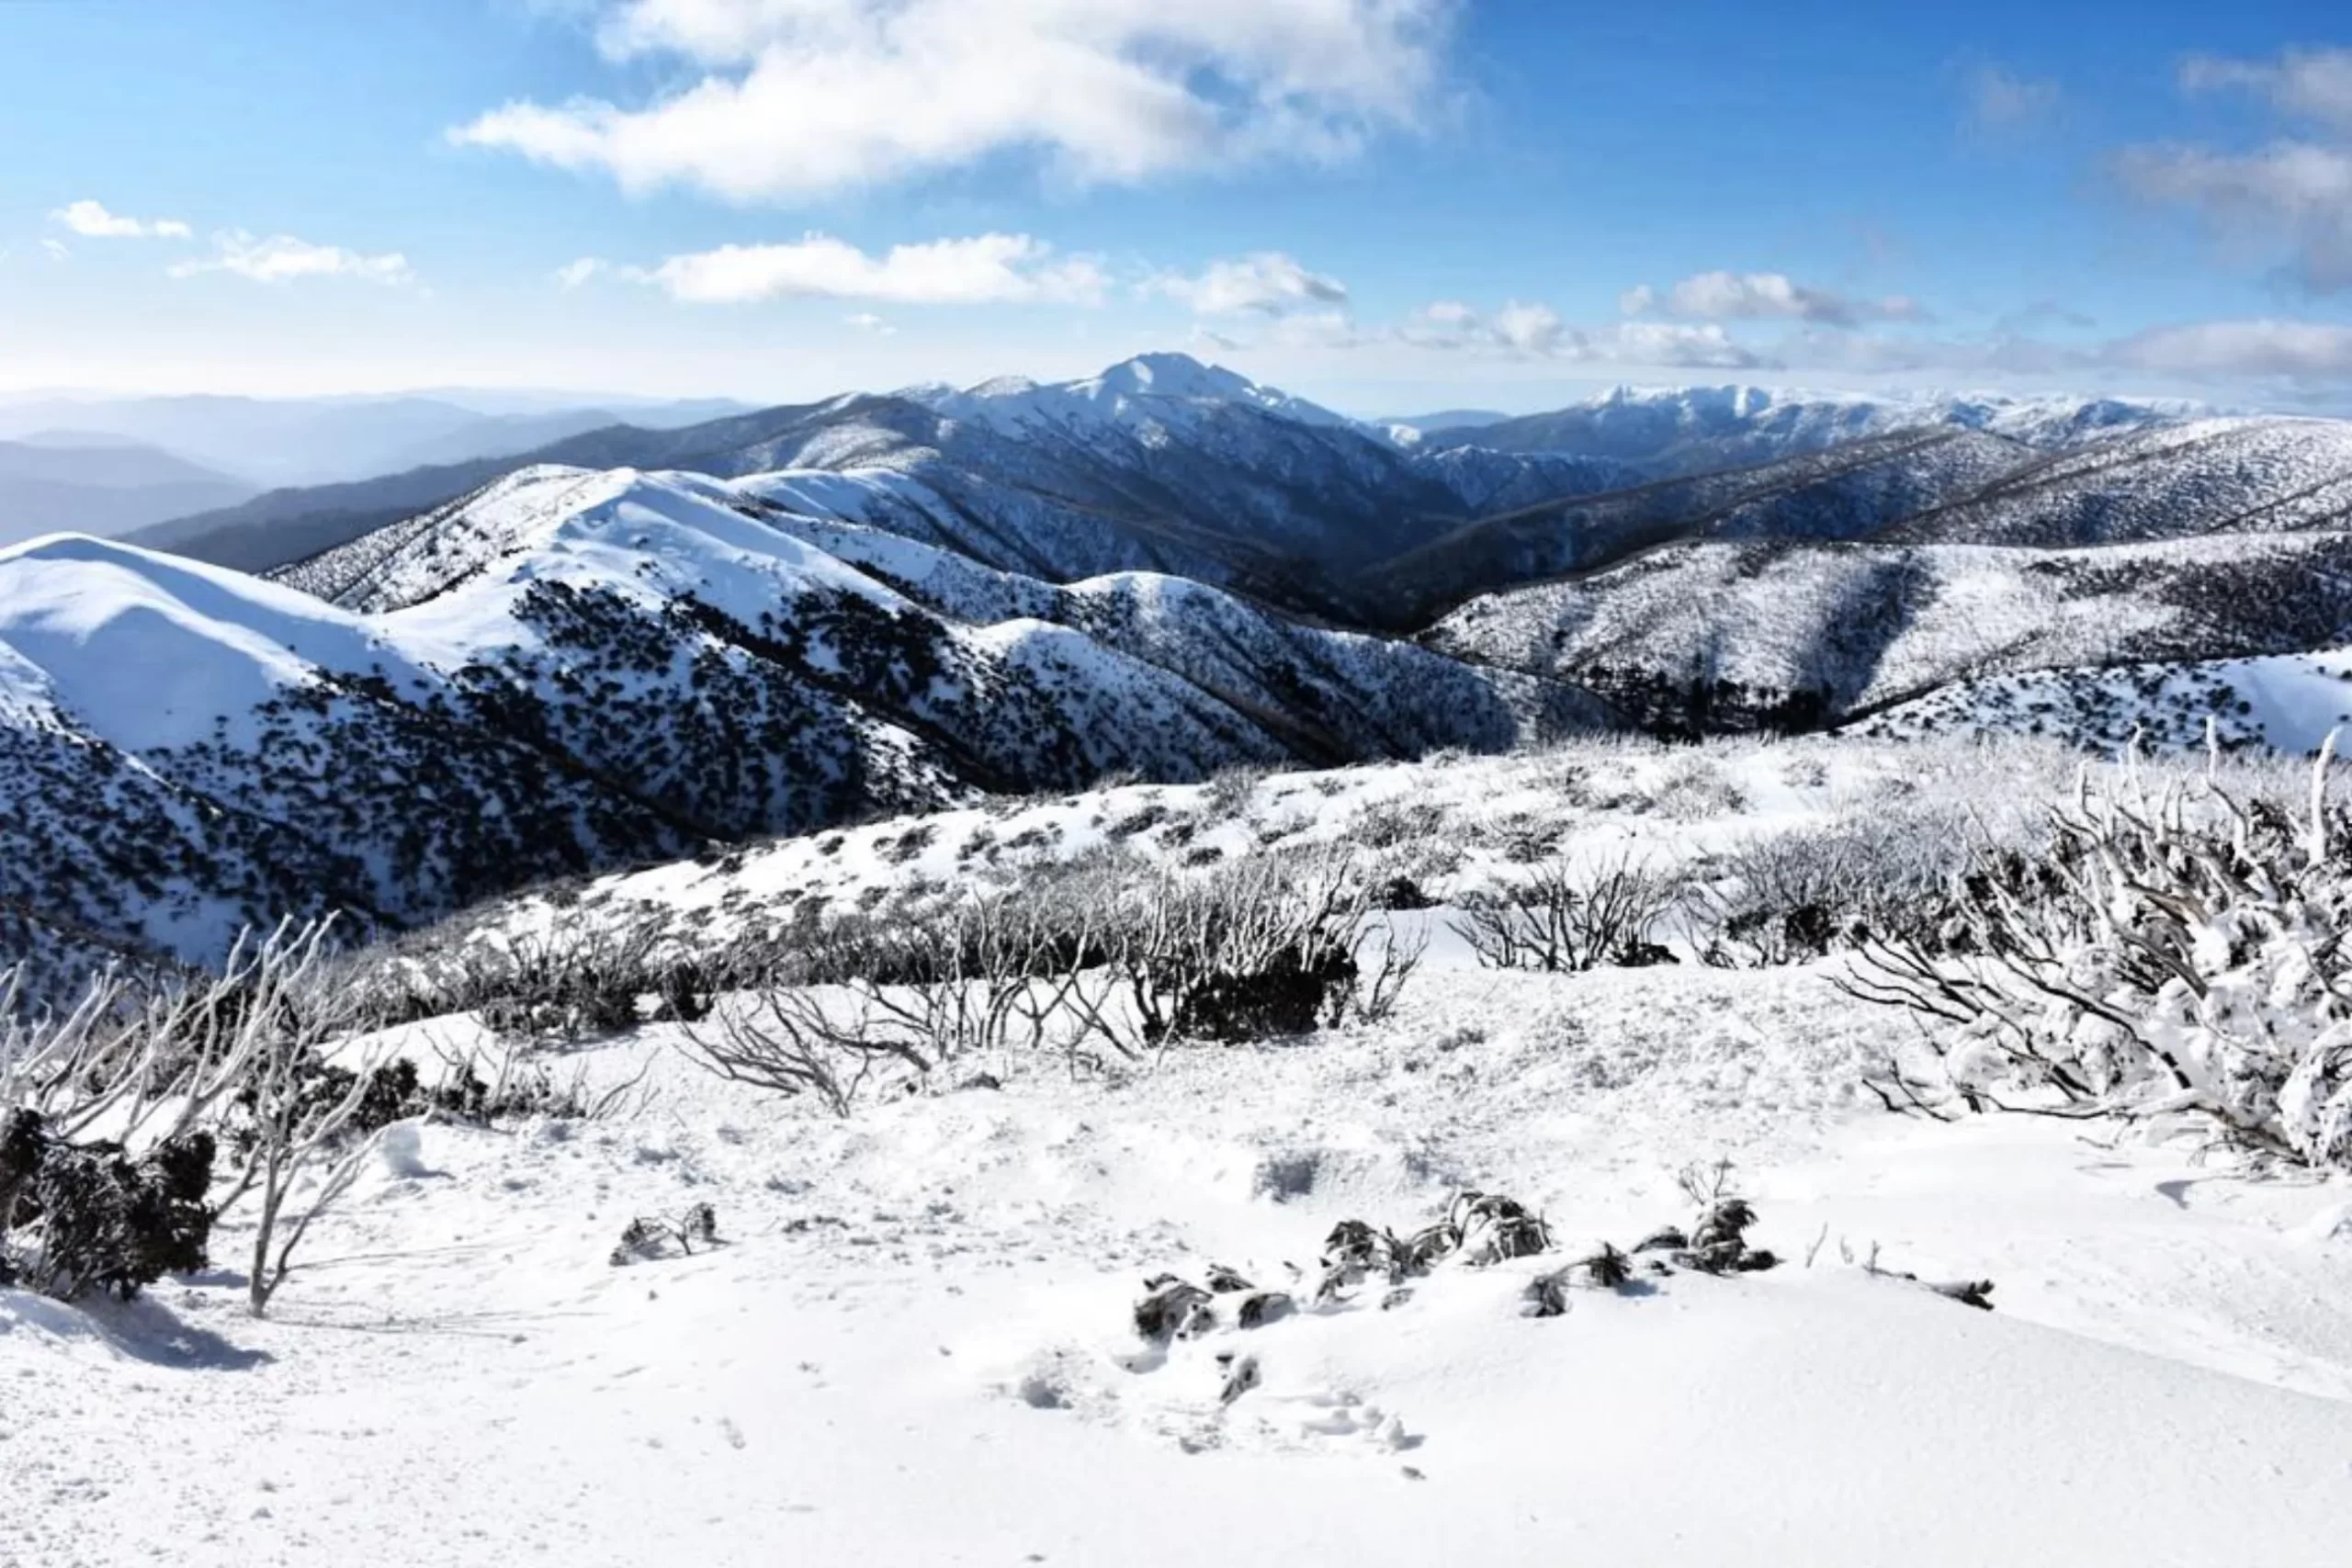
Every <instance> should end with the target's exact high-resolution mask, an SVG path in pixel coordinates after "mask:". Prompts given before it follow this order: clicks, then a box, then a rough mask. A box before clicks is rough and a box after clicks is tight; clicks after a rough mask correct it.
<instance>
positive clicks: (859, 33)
mask: <svg viewBox="0 0 2352 1568" xmlns="http://www.w3.org/2000/svg"><path fill="white" fill-rule="evenodd" d="M1457 3H1458V0H1282V3H1279V4H1276V3H1272V0H1186V3H1185V4H1183V5H1181V6H1169V5H1166V4H1164V3H1163V0H609V3H608V4H607V5H606V6H605V7H604V9H603V11H602V21H601V24H600V26H599V28H598V31H597V39H598V42H599V44H600V47H601V48H602V50H603V51H604V52H605V54H606V55H607V56H608V57H609V58H611V59H612V60H613V61H615V62H620V63H628V64H632V65H638V66H642V65H644V64H645V63H647V62H651V63H652V64H653V65H654V66H655V67H656V69H657V70H658V71H659V72H660V73H662V74H664V75H666V76H669V77H672V78H676V79H679V80H681V81H682V83H683V85H680V86H679V87H677V88H676V89H674V90H672V91H669V92H666V93H662V94H660V95H657V96H653V97H651V98H650V99H648V100H646V101H644V102H642V103H639V104H636V105H633V106H627V105H621V104H616V103H612V102H607V101H603V100H597V99H584V98H583V99H576V100H574V101H572V102H570V103H566V104H562V105H557V106H549V105H547V104H541V103H533V102H515V103H510V104H507V105H505V106H503V107H500V108H496V109H492V110H491V111H489V112H488V113H485V114H483V115H481V116H480V117H478V118H475V119H473V120H471V121H469V123H467V124H465V125H462V126H458V127H457V128H455V129H453V130H451V131H450V132H449V136H450V139H451V140H452V141H456V142H458V143H460V144H463V145H470V146H476V147H485V148H495V149H501V150H503V151H507V152H517V153H520V154H522V155H523V156H525V157H526V158H529V159H532V160H534V161H536V162H538V163H541V164H551V165H554V166H556V167H559V168H564V169H571V170H595V171H602V172H605V173H607V174H609V175H612V176H613V177H614V178H615V179H616V180H617V181H618V182H619V183H620V185H621V186H623V187H624V188H625V189H628V190H631V191H646V190H652V189H656V188H659V187H662V186H671V185H683V186H695V187H698V188H700V189H703V190H706V191H708V192H710V193H712V194H714V195H717V196H718V197H723V198H726V199H728V200H731V201H737V202H745V203H749V202H800V201H808V200H812V199H815V198H819V197H825V196H829V195H832V194H835V193H838V192H841V191H843V190H848V189H853V188H856V187H860V186H871V185H875V184H880V183H885V182H890V181H897V180H902V179H907V178H911V177H917V176H922V175H932V174H937V173H940V172H943V171H947V170H952V169H957V168H962V167H966V166H968V165H970V164H975V163H977V162H978V161H980V160H982V159H984V158H988V157H990V156H993V155H999V154H1003V153H1018V154H1022V155H1030V156H1038V157H1042V158H1043V159H1045V160H1046V162H1047V163H1048V164H1050V165H1051V166H1053V167H1054V168H1055V169H1056V170H1057V172H1058V173H1059V174H1061V175H1064V176H1065V177H1068V178H1069V179H1072V180H1075V181H1078V182H1080V183H1091V184H1130V183H1135V182H1138V181H1142V180H1146V179H1149V178H1152V177H1154V176H1158V175H1167V174H1170V173H1172V172H1176V171H1181V170H1187V169H1196V168H1201V167H1204V166H1209V165H1215V164H1230V163H1234V162H1238V161H1246V160H1250V159H1260V158H1271V157H1283V158H1304V159H1307V160H1320V161H1329V160H1335V159H1340V158H1344V157H1347V156H1350V155H1352V154H1353V153H1355V152H1358V151H1359V150H1360V149H1361V148H1362V147H1363V145H1364V144H1365V143H1366V142H1367V141H1369V140H1370V139H1371V138H1373V137H1374V136H1376V135H1379V134H1381V133H1384V132H1389V131H1395V130H1410V129H1413V128H1415V127H1418V126H1419V125H1420V124H1422V123H1423V122H1424V120H1425V119H1426V117H1427V115H1428V113H1429V110H1430V105H1431V102H1432V100H1433V97H1434V96H1435V95H1436V93H1437V91H1438V88H1439V85H1440V81H1441V74H1442V59H1443V54H1444V51H1445V48H1446V44H1447V40H1448V32H1449V24H1450V22H1451V20H1452V17H1453V11H1454V9H1455V7H1456V5H1457Z"/></svg>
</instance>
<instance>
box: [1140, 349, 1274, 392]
mask: <svg viewBox="0 0 2352 1568" xmlns="http://www.w3.org/2000/svg"><path fill="white" fill-rule="evenodd" d="M1094 379H1095V380H1096V381H1097V382H1098V383H1100V384H1101V385H1102V386H1103V388H1104V389H1106V390H1110V389H1115V390H1117V391H1121V392H1125V393H1128V394H1131V395H1136V396H1146V397H1156V398H1230V399H1249V400H1252V401H1255V400H1260V399H1261V398H1262V397H1263V396H1264V394H1265V393H1266V391H1267V389H1264V388H1261V387H1260V386H1259V385H1258V384H1257V383H1256V382H1255V381H1252V380H1251V379H1250V378H1249V377H1247V376H1244V375H1242V374H1240V373H1239V372H1238V371H1234V370H1227V368H1226V367H1224V366H1222V365H1205V364H1203V363H1202V362H1201V361H1200V360H1197V359H1195V358H1193V356H1192V355H1189V354H1177V353H1172V352H1171V353H1159V354H1138V355H1136V356H1135V357H1134V358H1132V359H1124V360H1121V361H1120V362H1119V363H1118V364H1116V365H1114V366H1112V367H1110V368H1109V369H1107V370H1105V371H1103V373H1102V374H1101V375H1100V376H1097V377H1095V378H1094ZM1274 395H1275V396H1277V397H1280V396H1282V394H1280V393H1276V394H1274Z"/></svg>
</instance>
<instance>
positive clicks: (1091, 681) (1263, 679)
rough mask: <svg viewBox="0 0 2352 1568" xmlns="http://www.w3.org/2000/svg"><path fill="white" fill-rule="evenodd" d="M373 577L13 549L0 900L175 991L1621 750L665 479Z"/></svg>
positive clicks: (1377, 655) (1155, 589)
mask: <svg viewBox="0 0 2352 1568" xmlns="http://www.w3.org/2000/svg"><path fill="white" fill-rule="evenodd" d="M811 541H817V542H811ZM354 548H355V549H357V548H359V547H354ZM836 552H838V553H836ZM361 553H362V554H364V555H366V557H367V558H366V560H365V561H364V563H346V562H345V561H344V560H342V559H341V558H327V559H325V560H322V561H321V562H318V563H313V567H312V568H311V569H306V570H308V571H310V572H311V573H312V574H313V577H314V579H315V578H317V577H322V576H327V575H334V576H335V577H336V581H334V583H333V584H331V585H330V584H327V583H324V582H321V583H320V586H322V588H330V587H331V590H332V591H331V593H330V595H329V597H330V598H332V600H333V601H334V602H332V603H331V602H329V598H322V597H319V596H314V595H313V594H311V593H307V592H302V591H301V590H300V588H299V587H297V586H294V585H292V584H290V583H288V584H280V583H270V582H266V581H258V580H254V579H251V578H246V577H243V576H241V575H239V574H236V573H233V572H230V571H227V570H222V569H220V568H214V567H205V566H199V565H197V564H195V563H191V562H187V561H185V560H180V559H177V558H171V557H166V556H161V555H157V554H153V553H152V552H147V551H142V550H139V549H137V548H135V547H128V546H122V545H116V544H104V543H100V542H98V541H96V540H90V539H86V538H77V537H73V536H59V537H53V538H51V539H46V540H41V541H37V542H35V543H33V544H30V545H27V546H20V547H17V548H15V549H13V550H10V551H7V552H5V553H0V659H5V663H0V699H5V705H0V715H5V716H6V723H5V725H0V768H4V769H5V772H6V787H7V791H8V793H9V795H11V797H12V798H15V799H17V800H18V801H20V802H22V803H23V807H22V808H21V811H20V814H19V816H18V817H17V822H16V824H15V828H14V831H13V832H12V834H11V852H10V853H9V855H8V856H7V857H6V862H5V869H0V902H14V903H17V904H20V905H23V906H25V907H26V908H30V909H32V910H35V911H38V912H40V913H41V914H42V915H43V916H44V918H46V919H49V920H51V922H53V923H56V924H60V925H63V926H70V927H74V928H86V929H88V930H90V931H96V932H99V933H102V934H105V935H107V936H109V937H112V938H114V939H116V940H121V941H128V942H145V943H149V944H152V945H153V946H154V947H156V948H158V949H161V950H163V951H165V952H170V953H178V954H181V955H183V956H187V957H191V958H195V957H202V956H205V955H208V954H213V953H218V952H219V951H220V948H221V947H222V945H223V944H224V943H225V942H227V940H228V939H229V937H230V935H231V934H232V933H233V931H234V930H235V929H236V928H237V926H238V925H240V924H242V923H245V922H250V921H260V922H263V923H266V922H268V921H270V920H272V919H275V918H276V917H277V915H278V914H280V913H284V912H286V911H288V910H296V911H304V910H317V909H323V908H337V907H343V908H350V909H353V910H354V911H356V912H357V913H358V914H359V916H360V917H361V918H362V919H363V920H370V919H372V920H381V921H384V922H387V923H390V924H392V925H396V926H397V925H404V924H408V923H413V922H414V921H416V920H419V919H427V918H431V917H433V916H435V915H438V914H441V913H445V912H447V910H449V909H452V908H458V907H460V906H462V905H464V904H466V903H469V902H471V901H473V900H476V899H480V898H482V897H488V896H490V895H492V894H494V893H498V892H503V891H505V890H507V889H510V888H513V887H515V886H519V885H522V884H525V883H527V882H529V881H531V880H532V879H534V878H537V877H542V876H548V875H552V874H561V873H575V872H581V871H585V870H590V869H594V868H596V867H598V866H608V865H612V864H616V863H627V862H628V861H631V860H634V859H639V858H645V857H650V856H665V857H666V856H674V855H678V854H683V853H687V852H693V851H695V850H696V849H698V848H700V847H701V846H702V845H704V844H706V843H709V842H714V841H718V842H725V841H736V840H744V839H747V838H752V837H757V836H760V835H763V834H770V833H776V832H784V831H793V830H799V829H808V828H810V827H815V826H820V825H822V824H824V823H827V822H831V821H834V820H838V819H840V818H844V817H849V816H855V815H859V814H864V813H868V812H872V811H876V810H907V809H916V808H927V807H937V806H940V805H944V804H946V803H949V802H952V801H956V800H961V799H967V798H970V797H972V796H973V795H976V794H977V793H978V792H981V791H993V792H1005V791H1012V792H1019V791H1025V790H1035V789H1069V788H1074V787H1078V786H1079V785H1081V784H1085V783H1087V782H1089V781H1091V780H1092V779H1094V778H1096V777H1098V776H1100V775H1103V774H1104V773H1117V772H1133V773H1140V774H1142V775H1144V776H1148V777H1153V778H1167V779H1186V778H1200V777H1203V776H1205V775H1207V774H1208V773H1214V772H1216V770H1218V769H1220V768H1225V767H1228V766H1231V765H1234V764H1237V763H1259V764H1273V763H1283V762H1294V761H1317V762H1327V763H1328V762H1333V761H1348V760H1353V759H1361V758H1366V757H1377V756H1397V755H1412V754H1418V753H1419V752H1421V751H1424V750H1430V749H1432V748H1436V747H1441V746H1467V747H1473V748H1477V749H1487V750H1491V749H1498V748H1502V747H1507V746H1510V745H1512V744H1514V743H1515V742H1517V741H1519V740H1521V739H1524V738H1526V737H1529V736H1532V735H1537V734H1544V733H1550V732H1553V731H1555V730H1558V729H1560V728H1571V727H1575V726H1578V725H1590V724H1596V723H1604V722H1607V721H1608V717H1609V716H1608V711H1607V709H1606V708H1605V706H1604V705H1600V704H1599V703H1597V702H1596V701H1594V700H1593V699H1592V698H1590V697H1589V695H1587V694H1583V693H1581V692H1579V691H1577V690H1576V689H1574V688H1573V687H1566V686H1561V685H1559V684H1557V683H1555V682H1548V681H1544V680H1540V679H1530V678H1527V677H1524V676H1520V675H1515V674H1511V673H1509V672H1503V671H1478V670H1472V669H1468V668H1465V667H1464V666H1461V665H1459V664H1457V663H1455V662H1453V660H1448V659H1445V658H1443V657H1442V656H1440V655H1437V654H1434V653H1431V652H1430V651H1429V650H1427V649H1422V648H1419V647H1418V646H1415V645H1412V644H1409V643H1397V642H1389V641H1385V640H1382V639H1378V638H1373V637H1362V636H1354V635H1350V634H1343V633H1337V632H1327V631H1320V630H1314V629H1310V628H1306V627H1303V626H1296V625H1294V624H1292V623H1288V622H1285V621H1282V620H1280V619H1278V618H1275V617H1272V616H1270V615H1267V614H1266V613H1265V612H1263V611H1261V610H1259V609H1256V608H1254V607H1252V606H1250V605H1249V604H1246V603H1244V602H1242V601H1239V600H1236V599H1232V598H1230V597H1229V596H1227V595H1225V594H1222V593H1219V592H1216V590H1214V589H1211V588H1208V587H1205V586H1203V585H1200V584H1195V583H1188V582H1181V581H1169V580H1164V579H1159V578H1155V577H1151V576H1149V575H1145V574H1125V575H1120V576H1114V577H1110V578H1103V579H1096V580H1091V581H1080V582H1078V583H1074V584H1070V585H1068V586H1056V585H1051V584H1047V583H1044V582H1040V581H1035V580H1030V579H1022V578H1017V577H1013V576H1010V575H1008V574H1003V573H997V572H992V571H990V570H988V569H986V568H982V567H979V566H977V565H975V564H973V563H971V562H969V561H967V560H965V559H963V558H957V557H950V556H945V555H943V554H942V553H941V552H938V551H936V550H932V549H928V548H926V547H921V546H916V545H913V544H911V543H910V542H908V541H906V540H904V539H901V538H899V537H897V536H891V535H887V534H882V533H879V532H877V531H875V530H872V529H866V528H859V527H855V526H853V525H848V524H845V523H842V522H838V521H828V520H823V519H815V518H803V517H801V516H799V515H798V514H797V513H792V512H790V511H789V510H788V509H786V508H785V507H783V506H782V505H781V504H779V503H777V502H772V501H768V500H765V499H763V498H761V497H759V496H758V495H757V494H756V493H754V492H738V491H735V490H733V489H732V488H730V487H729V486H728V485H726V484H724V483H722V482H720V481H717V480H712V479H703V478H698V477H695V476H688V475H646V474H639V473H637V472H635V471H632V470H578V469H557V468H536V469H533V470H530V471H529V472H526V473H525V474H520V475H516V476H514V477H513V478H511V479H506V480H503V481H501V482H500V483H499V484H497V485H494V486H492V487H491V488H490V489H488V490H486V491H483V492H481V494H479V495H477V496H475V497H473V498H471V499H470V500H469V502H466V503H465V504H463V505H461V506H458V507H456V508H452V509H449V510H447V511H446V512H444V513H439V514H436V515H435V517H434V518H432V519H431V520H430V521H429V524H428V525H420V526H416V527H411V528H407V529H403V530H398V531H395V532H394V533H393V534H392V535H390V536H388V537H387V538H386V539H384V540H381V541H376V542H373V543H370V544H369V545H368V547H367V548H366V550H364V551H362V552H361ZM298 576H299V574H298Z"/></svg>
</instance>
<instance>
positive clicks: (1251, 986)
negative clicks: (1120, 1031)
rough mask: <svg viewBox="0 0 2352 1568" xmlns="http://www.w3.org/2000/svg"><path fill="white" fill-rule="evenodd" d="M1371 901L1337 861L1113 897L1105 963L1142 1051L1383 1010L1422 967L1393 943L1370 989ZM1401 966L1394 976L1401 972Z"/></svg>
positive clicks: (1235, 872) (1179, 880) (1174, 880)
mask: <svg viewBox="0 0 2352 1568" xmlns="http://www.w3.org/2000/svg"><path fill="white" fill-rule="evenodd" d="M1375 891H1376V890H1375V889H1374V888H1372V887H1370V886H1366V885H1365V883H1364V880H1363V878H1361V877H1359V876H1357V875H1356V874H1355V869H1354V867H1353V865H1352V863H1351V862H1350V861H1349V860H1348V859H1347V858H1346V857H1345V856H1344V855H1340V854H1335V853H1329V852H1317V853H1302V854H1293V855H1261V856H1258V857H1255V858H1252V859H1250V860H1247V861H1242V862H1238V863H1235V864H1232V865H1230V866H1225V867H1220V868H1218V869H1216V870H1213V871H1210V872H1207V873H1204V874H1195V875H1192V876H1185V875H1182V874H1175V873H1170V872H1166V871H1160V872H1157V873H1154V874H1151V875H1150V876H1149V877H1148V879H1147V880H1145V881H1143V882H1142V883H1140V884H1139V885H1137V886H1131V887H1129V888H1126V889H1124V890H1121V892H1120V893H1119V895H1118V902H1117V908H1118V914H1117V916H1116V918H1115V919H1114V923H1113V926H1112V929H1111V931H1110V933H1109V945H1108V948H1107V952H1108V954H1109V957H1110V960H1111V966H1112V968H1113V970H1114V973H1115V974H1116V975H1117V976H1118V978H1119V981H1120V985H1121V988H1122V990H1123V992H1124V998H1125V1003H1126V1004H1127V1006H1128V1007H1129V1009H1130V1010H1132V1013H1133V1016H1134V1019H1135V1021H1136V1029H1137V1032H1138V1034H1139V1037H1140V1039H1141V1041H1142V1042H1143V1043H1147V1044H1158V1043H1163V1042H1167V1041H1172V1040H1209V1041H1224V1042H1234V1041H1246V1040H1256V1039H1263V1038H1265V1037H1267V1036H1270V1035H1283V1034H1303V1033H1306V1032H1309V1031H1311V1030H1314V1029H1316V1028H1318V1027H1324V1026H1329V1025H1336V1024H1338V1023H1340V1022H1341V1021H1344V1020H1345V1019H1346V1018H1347V1017H1348V1016H1350V1013H1351V1010H1355V1009H1358V1008H1360V1007H1363V1006H1366V1005H1367V1004H1368V1005H1370V1006H1371V1007H1374V1008H1377V1009H1378V1010H1385V1008H1386V1006H1387V1004H1388V1003H1389V1002H1390V1001H1393V999H1394V996H1395V987H1396V986H1397V985H1401V983H1402V980H1403V977H1404V976H1405V975H1408V974H1409V973H1410V971H1411V967H1412V964H1414V963H1415V962H1417V961H1418V958H1419V953H1418V950H1417V949H1414V948H1411V947H1410V946H1408V945H1400V944H1399V943H1398V942H1397V939H1396V937H1395V935H1394V932H1393V931H1388V934H1387V935H1386V936H1385V940H1384V942H1383V944H1382V945H1381V947H1380V950H1379V951H1380V954H1381V956H1380V964H1381V967H1380V968H1379V969H1378V970H1376V971H1375V973H1374V983H1373V985H1372V986H1371V987H1369V988H1368V989H1367V987H1365V985H1364V969H1363V964H1362V963H1361V962H1360V959H1362V958H1363V956H1365V955H1366V944H1367V942H1368V940H1369V933H1370V932H1372V931H1374V930H1380V931H1387V928H1386V927H1385V925H1383V924H1382V923H1381V922H1376V921H1372V920H1370V919H1368V917H1369V916H1370V914H1371V911H1372V905H1373V900H1374V893H1375ZM1399 964H1401V965H1402V967H1401V968H1400V967H1399Z"/></svg>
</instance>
